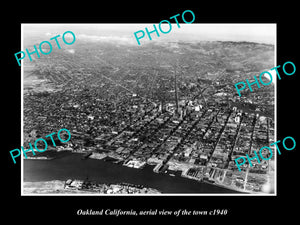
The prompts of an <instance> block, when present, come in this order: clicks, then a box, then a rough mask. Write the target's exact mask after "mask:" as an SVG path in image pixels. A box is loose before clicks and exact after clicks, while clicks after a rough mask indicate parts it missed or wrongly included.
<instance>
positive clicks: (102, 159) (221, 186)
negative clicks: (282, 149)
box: [23, 152, 255, 195]
mask: <svg viewBox="0 0 300 225" xmlns="http://www.w3.org/2000/svg"><path fill="white" fill-rule="evenodd" d="M72 153H76V154H75V155H80V156H79V157H80V159H81V160H82V161H85V160H93V161H102V162H106V163H108V164H112V165H117V166H118V167H120V168H122V167H126V168H130V169H133V170H136V171H142V170H143V169H138V168H134V167H129V166H126V165H123V164H122V163H121V164H117V163H114V161H117V160H118V159H114V158H112V157H110V156H106V157H101V159H98V158H94V157H87V158H84V159H83V158H82V157H83V156H84V155H85V154H86V152H70V154H68V155H73V154H72ZM66 156H67V155H64V156H63V157H58V158H56V157H53V158H52V159H51V160H50V159H48V160H47V159H46V160H45V159H39V158H36V159H26V161H27V160H28V161H30V160H33V161H39V160H41V161H44V160H45V161H55V159H59V158H64V157H66ZM107 158H109V159H112V162H110V160H105V159H107ZM146 165H147V166H148V167H151V172H152V173H153V174H156V173H155V172H153V168H154V167H155V165H151V164H148V163H146ZM170 173H172V174H173V175H172V176H170ZM160 174H163V175H167V176H168V177H172V178H174V177H177V178H183V179H186V180H188V181H195V182H197V183H199V184H206V185H209V186H214V187H218V188H222V189H225V190H228V191H233V192H234V193H232V192H224V193H230V194H235V193H236V194H240V193H244V194H250V193H249V192H243V191H241V190H237V189H234V188H231V187H227V186H225V185H222V184H217V183H211V182H206V181H203V180H202V181H200V180H197V179H191V178H189V177H185V176H182V175H181V173H180V174H179V172H178V171H173V170H170V171H169V172H168V173H166V174H165V173H160ZM175 174H176V175H175ZM53 180H60V181H64V179H53ZM47 181H52V180H51V179H50V180H41V181H28V180H26V179H25V177H24V181H23V182H47ZM159 191H161V190H159ZM161 193H162V194H168V193H166V192H163V191H161ZM213 193H214V192H211V193H210V192H203V193H202V192H200V193H198V192H195V193H193V194H213ZM178 194H183V195H184V194H186V193H178ZM218 194H223V192H220V193H218ZM254 194H255V193H254Z"/></svg>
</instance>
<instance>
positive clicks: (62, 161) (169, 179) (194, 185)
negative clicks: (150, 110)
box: [23, 153, 237, 194]
mask: <svg viewBox="0 0 300 225" xmlns="http://www.w3.org/2000/svg"><path fill="white" fill-rule="evenodd" d="M81 158H82V154H78V153H70V154H67V155H66V156H64V157H61V158H56V159H53V160H30V159H26V160H24V164H23V165H24V170H23V173H24V176H23V179H24V181H25V182H35V181H51V180H63V181H64V180H67V179H69V178H72V179H82V180H83V179H86V178H87V177H88V179H89V180H91V181H94V182H99V183H106V184H108V183H121V182H125V183H131V184H140V185H143V186H145V187H149V188H155V189H157V190H159V191H160V192H162V193H164V194H187V193H189V194H199V193H202V194H204V193H220V194H222V193H224V194H228V193H232V194H233V193H237V192H236V191H233V190H229V189H225V188H222V187H218V186H215V185H212V184H207V183H200V182H197V181H194V180H190V179H187V178H183V177H180V176H170V175H168V174H157V173H154V172H153V166H149V165H147V166H146V167H144V169H134V168H128V167H125V166H122V165H118V164H114V163H112V162H107V161H104V160H97V159H86V160H82V159H81Z"/></svg>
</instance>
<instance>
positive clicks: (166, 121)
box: [23, 40, 275, 193]
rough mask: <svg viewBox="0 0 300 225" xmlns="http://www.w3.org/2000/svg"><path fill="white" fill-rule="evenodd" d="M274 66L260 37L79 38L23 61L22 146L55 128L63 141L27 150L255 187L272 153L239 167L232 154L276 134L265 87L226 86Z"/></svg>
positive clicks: (266, 175) (268, 170) (268, 174)
mask: <svg viewBox="0 0 300 225" xmlns="http://www.w3.org/2000/svg"><path fill="white" fill-rule="evenodd" d="M273 67H274V46H273V45H266V44H257V43H249V42H199V43H183V42H172V43H159V44H158V43H150V44H148V45H145V46H144V47H142V48H141V47H140V46H139V47H136V46H123V45H113V44H107V43H105V44H101V43H97V44H95V43H89V42H88V41H84V40H78V41H77V43H76V44H74V45H73V46H71V47H69V48H67V49H65V50H60V51H55V50H53V52H52V53H51V56H49V57H47V56H44V57H43V58H39V59H35V60H34V61H33V62H26V63H25V68H24V117H23V119H24V146H26V144H27V143H28V142H30V141H33V140H35V139H36V138H37V137H39V136H44V135H46V134H49V133H51V132H55V131H57V130H59V129H60V128H62V127H64V128H67V129H68V130H70V132H71V134H72V139H71V141H70V143H67V144H65V145H61V146H59V147H57V148H56V149H52V150H47V152H44V153H39V154H37V155H36V156H35V157H40V158H41V159H44V158H47V157H48V158H49V157H53V156H54V155H55V153H53V152H57V151H72V152H80V153H86V155H85V156H86V157H90V158H94V159H104V158H107V157H109V158H112V159H115V162H117V163H119V164H122V165H123V166H128V167H132V168H137V169H142V168H143V167H144V166H145V165H146V164H148V165H153V166H155V167H154V169H153V171H154V172H156V173H164V172H168V174H170V175H174V174H175V173H176V174H178V173H179V174H181V176H183V177H186V178H190V179H195V180H198V181H202V182H209V183H212V184H215V185H219V186H224V187H226V188H229V189H233V190H237V191H240V192H251V193H261V192H262V191H263V185H265V184H267V183H270V182H273V181H272V176H274V156H273V157H272V159H271V160H270V161H262V162H261V163H258V162H256V161H255V160H253V161H252V164H253V166H252V167H250V165H249V163H245V164H244V165H243V168H242V171H241V172H240V171H238V168H237V166H236V164H235V162H234V159H236V158H237V157H240V156H245V155H246V154H248V155H249V156H252V152H253V150H258V149H260V148H261V147H263V146H268V145H269V143H272V142H274V141H275V140H274V85H273V84H272V85H269V86H267V87H264V88H263V89H258V88H256V89H255V87H254V89H255V90H254V92H250V91H248V92H247V91H245V92H244V93H243V96H242V97H239V96H238V94H237V93H236V91H235V89H234V85H233V84H235V83H236V82H238V81H240V79H241V77H242V78H243V79H245V78H247V79H249V80H254V79H253V76H254V75H257V74H259V73H260V72H261V71H264V70H266V69H270V68H273ZM268 154H270V153H269V151H267V150H266V152H263V155H264V156H265V158H268Z"/></svg>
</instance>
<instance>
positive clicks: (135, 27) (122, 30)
mask: <svg viewBox="0 0 300 225" xmlns="http://www.w3.org/2000/svg"><path fill="white" fill-rule="evenodd" d="M155 25H156V27H158V23H155ZM163 26H164V27H163V29H164V30H168V25H167V24H163ZM146 27H147V28H148V29H149V30H150V31H151V30H153V24H142V23H140V24H112V23H111V24H22V28H23V34H24V37H25V38H26V39H27V38H30V37H32V36H40V38H42V40H41V42H42V41H44V40H43V38H45V36H44V35H46V36H50V37H52V36H55V35H57V34H63V33H64V32H65V31H68V30H70V31H72V32H73V33H75V34H76V37H78V39H80V38H81V39H89V40H90V41H93V40H94V41H120V42H121V43H128V44H137V41H136V39H135V37H134V33H135V32H137V31H139V30H144V31H145V28H146ZM159 33H160V37H157V36H156V33H155V32H154V33H153V34H151V37H152V41H153V42H155V41H249V42H258V43H266V44H275V43H276V24H274V23H272V24H241V23H239V24H199V23H192V24H185V23H180V28H178V27H177V24H176V23H172V30H171V31H170V32H169V33H168V34H163V33H161V32H159ZM48 38H49V37H48ZM140 41H141V43H142V44H143V43H144V44H145V43H147V42H150V40H149V39H148V37H147V35H145V37H144V38H143V39H141V40H140Z"/></svg>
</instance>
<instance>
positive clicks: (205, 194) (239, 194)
mask: <svg viewBox="0 0 300 225" xmlns="http://www.w3.org/2000/svg"><path fill="white" fill-rule="evenodd" d="M24 24H31V23H21V50H22V49H24V46H23V31H24V29H23V25H24ZM35 24H38V23H35ZM43 24H55V25H68V24H61V23H43ZM76 24H93V23H69V25H76ZM102 24H103V25H104V24H105V23H101V25H102ZM195 24H208V25H228V24H231V25H232V24H253V25H258V24H261V25H265V24H269V25H271V24H273V25H275V29H276V31H275V33H276V34H275V40H274V54H275V56H274V63H275V64H274V67H275V66H276V65H277V23H224V24H223V23H221V24H219V23H195ZM110 25H112V24H110ZM124 25H125V24H124ZM126 25H128V24H126ZM130 25H131V24H130ZM132 25H135V24H132ZM136 25H138V24H136ZM138 28H139V27H138V26H137V29H138ZM23 68H24V63H23V61H21V145H22V144H23V132H24V130H23V124H24V121H23V110H24V108H23V104H24V99H23V97H24V95H23V85H24V84H23V79H24V71H23ZM270 69H271V68H270ZM276 79H277V77H276ZM274 86H275V93H274V95H275V107H274V110H275V114H274V115H275V118H274V123H275V128H274V139H275V141H277V82H276V85H274ZM274 164H275V172H274V175H275V177H274V193H272V194H268V193H258V194H252V193H250V194H248V193H237V194H235V193H232V194H217V193H216V194H214V193H203V194H201V193H197V194H188V193H187V194H81V193H80V194H24V192H23V191H24V190H23V178H24V177H23V173H24V172H23V166H24V164H23V154H21V196H127V197H131V196H149V197H150V196H277V152H276V151H275V158H274ZM212 185H213V184H212ZM224 188H226V187H224Z"/></svg>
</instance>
